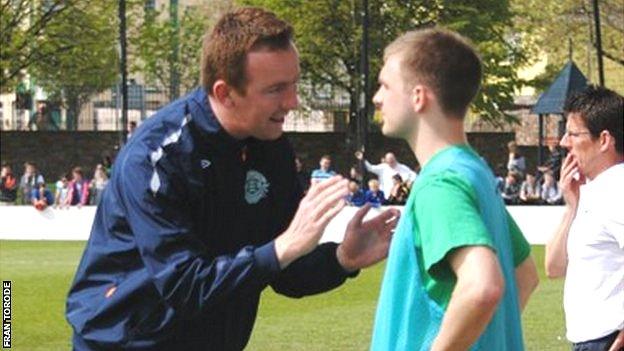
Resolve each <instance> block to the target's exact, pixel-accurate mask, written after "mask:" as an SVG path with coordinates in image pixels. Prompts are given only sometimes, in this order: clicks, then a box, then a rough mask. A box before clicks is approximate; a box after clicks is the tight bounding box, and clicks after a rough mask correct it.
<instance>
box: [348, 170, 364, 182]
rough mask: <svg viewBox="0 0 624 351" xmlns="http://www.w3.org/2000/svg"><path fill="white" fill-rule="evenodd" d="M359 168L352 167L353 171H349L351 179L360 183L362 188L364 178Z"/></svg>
mask: <svg viewBox="0 0 624 351" xmlns="http://www.w3.org/2000/svg"><path fill="white" fill-rule="evenodd" d="M358 168H359V167H358V166H357V165H354V166H351V169H349V179H350V180H353V181H355V182H356V183H358V185H359V186H362V183H363V182H364V176H363V175H362V173H360V171H359V170H358Z"/></svg>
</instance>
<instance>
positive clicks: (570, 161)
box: [561, 154, 578, 173]
mask: <svg viewBox="0 0 624 351" xmlns="http://www.w3.org/2000/svg"><path fill="white" fill-rule="evenodd" d="M577 164H578V162H577V160H576V158H574V156H572V154H568V156H566V158H565V160H564V162H563V163H562V165H561V173H566V172H569V171H570V169H572V168H573V167H574V166H575V165H577Z"/></svg>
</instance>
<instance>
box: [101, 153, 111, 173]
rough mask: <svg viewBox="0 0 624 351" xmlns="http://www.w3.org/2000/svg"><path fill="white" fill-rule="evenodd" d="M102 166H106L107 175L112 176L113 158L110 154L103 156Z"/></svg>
mask: <svg viewBox="0 0 624 351" xmlns="http://www.w3.org/2000/svg"><path fill="white" fill-rule="evenodd" d="M102 166H104V170H105V171H106V175H107V176H108V177H109V178H110V176H111V172H112V171H113V160H112V159H111V157H110V156H109V155H105V156H104V157H102Z"/></svg>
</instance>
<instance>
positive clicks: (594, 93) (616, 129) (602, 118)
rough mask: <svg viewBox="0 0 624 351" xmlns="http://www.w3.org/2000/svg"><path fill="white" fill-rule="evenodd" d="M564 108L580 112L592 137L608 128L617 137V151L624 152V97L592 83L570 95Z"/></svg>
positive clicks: (566, 110) (571, 111) (568, 111)
mask: <svg viewBox="0 0 624 351" xmlns="http://www.w3.org/2000/svg"><path fill="white" fill-rule="evenodd" d="M563 110H564V112H565V114H566V115H568V114H570V113H578V114H579V115H580V117H581V119H582V120H583V123H585V126H586V127H587V129H588V130H589V133H590V135H591V136H592V138H594V139H595V138H598V137H599V136H600V133H601V132H602V131H603V130H606V131H608V132H609V134H611V136H613V138H615V151H617V153H619V154H623V153H624V141H623V139H624V97H622V96H621V95H619V94H618V93H616V92H614V91H613V90H609V89H607V88H604V87H599V86H596V85H590V86H588V87H587V88H586V89H585V90H583V91H580V92H578V93H576V94H574V95H572V96H570V97H569V98H568V99H567V101H566V102H565V105H564V107H563Z"/></svg>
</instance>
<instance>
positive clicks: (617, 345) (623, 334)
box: [609, 330, 624, 351]
mask: <svg viewBox="0 0 624 351" xmlns="http://www.w3.org/2000/svg"><path fill="white" fill-rule="evenodd" d="M620 350H624V330H620V333H619V334H618V335H617V336H616V337H615V341H614V342H613V344H612V345H611V347H610V348H609V351H620Z"/></svg>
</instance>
